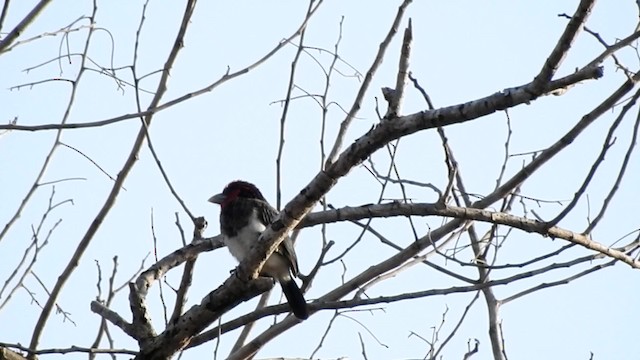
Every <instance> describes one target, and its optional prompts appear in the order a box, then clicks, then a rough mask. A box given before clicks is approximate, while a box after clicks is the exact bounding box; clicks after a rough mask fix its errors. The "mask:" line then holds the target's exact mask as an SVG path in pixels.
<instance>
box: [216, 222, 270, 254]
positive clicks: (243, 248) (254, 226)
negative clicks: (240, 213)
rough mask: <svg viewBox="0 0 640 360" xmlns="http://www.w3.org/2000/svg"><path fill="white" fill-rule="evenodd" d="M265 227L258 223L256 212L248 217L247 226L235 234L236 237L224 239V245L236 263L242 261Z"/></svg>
mask: <svg viewBox="0 0 640 360" xmlns="http://www.w3.org/2000/svg"><path fill="white" fill-rule="evenodd" d="M266 228H267V227H266V226H265V225H264V224H262V222H260V220H259V219H258V217H257V216H256V210H253V211H252V212H251V216H250V217H249V224H248V225H247V226H245V227H243V228H242V229H240V231H238V233H237V234H236V236H232V237H225V244H226V245H227V248H228V249H229V252H230V253H231V255H233V257H235V258H236V259H237V260H238V261H242V259H244V257H245V256H246V254H247V253H248V252H249V249H251V246H253V244H254V243H255V242H256V241H258V238H259V237H260V234H261V233H262V232H263V231H264V230H265V229H266Z"/></svg>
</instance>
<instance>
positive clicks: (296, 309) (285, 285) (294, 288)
mask: <svg viewBox="0 0 640 360" xmlns="http://www.w3.org/2000/svg"><path fill="white" fill-rule="evenodd" d="M280 286H282V292H283V293H284V296H285V297H286V298H287V302H288V303H289V307H290V308H291V311H292V312H293V315H295V316H296V317H297V318H298V319H301V320H305V319H307V318H308V317H309V309H307V301H306V300H305V299H304V295H302V291H301V290H300V288H299V287H298V284H296V282H295V281H294V280H293V279H291V278H289V279H287V280H284V281H281V282H280Z"/></svg>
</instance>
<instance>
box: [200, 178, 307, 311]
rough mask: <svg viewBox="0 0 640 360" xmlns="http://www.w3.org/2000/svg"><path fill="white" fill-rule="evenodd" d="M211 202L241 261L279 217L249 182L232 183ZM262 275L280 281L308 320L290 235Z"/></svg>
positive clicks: (295, 307)
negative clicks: (218, 213)
mask: <svg viewBox="0 0 640 360" xmlns="http://www.w3.org/2000/svg"><path fill="white" fill-rule="evenodd" d="M209 202H212V203H215V204H219V205H220V208H221V210H220V232H221V233H222V236H223V237H224V242H225V244H226V245H227V248H228V249H229V252H231V255H233V257H235V258H236V259H237V260H238V261H242V260H243V259H244V257H245V256H246V255H247V254H248V253H249V250H250V249H251V246H253V244H254V243H255V242H256V241H258V238H259V237H260V234H261V233H262V232H263V231H264V230H265V229H266V228H267V226H268V225H270V224H271V223H272V222H273V221H274V220H275V219H276V218H277V217H278V212H277V211H276V209H274V208H273V207H272V206H271V205H269V203H268V202H267V200H266V199H265V198H264V196H262V193H261V192H260V190H258V188H257V187H256V186H255V185H253V184H251V183H248V182H246V181H233V182H231V183H229V184H228V185H227V186H226V187H225V188H224V190H223V191H222V193H220V194H217V195H214V196H212V197H211V198H210V199H209ZM260 275H263V276H269V277H272V278H274V279H275V280H278V282H279V283H280V286H282V292H283V293H284V296H285V297H286V298H287V301H288V302H289V307H290V308H291V311H292V312H293V314H294V315H295V316H296V317H297V318H299V319H303V320H304V319H306V318H308V317H309V311H308V309H307V303H306V301H305V299H304V296H303V295H302V291H300V288H299V287H298V285H297V284H296V282H295V280H294V279H293V276H298V259H297V258H296V252H295V250H294V248H293V242H291V239H290V238H289V237H286V238H285V239H284V240H283V241H282V242H281V243H280V245H278V248H277V249H276V251H275V252H274V253H273V254H271V256H269V259H267V262H266V263H265V264H264V267H263V268H262V270H261V272H260Z"/></svg>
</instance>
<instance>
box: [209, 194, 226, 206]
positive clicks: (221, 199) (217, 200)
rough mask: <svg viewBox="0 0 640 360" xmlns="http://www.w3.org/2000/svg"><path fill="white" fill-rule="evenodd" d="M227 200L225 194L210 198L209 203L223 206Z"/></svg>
mask: <svg viewBox="0 0 640 360" xmlns="http://www.w3.org/2000/svg"><path fill="white" fill-rule="evenodd" d="M226 198H227V196H226V195H225V194H222V193H220V194H216V195H213V196H212V197H210V198H209V202H211V203H214V204H222V203H223V202H224V200H225V199H226Z"/></svg>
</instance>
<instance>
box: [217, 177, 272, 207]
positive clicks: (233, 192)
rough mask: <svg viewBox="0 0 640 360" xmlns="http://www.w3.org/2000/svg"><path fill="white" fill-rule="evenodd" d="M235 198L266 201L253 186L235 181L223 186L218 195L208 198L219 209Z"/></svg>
mask: <svg viewBox="0 0 640 360" xmlns="http://www.w3.org/2000/svg"><path fill="white" fill-rule="evenodd" d="M237 198H245V199H256V200H262V201H266V199H265V198H264V196H262V193H261V192H260V190H258V188H257V187H256V186H255V185H253V184H252V183H249V182H246V181H242V180H236V181H232V182H230V183H229V184H228V185H227V186H225V188H224V190H223V191H222V192H221V193H220V194H216V195H213V196H212V197H211V198H209V202H212V203H214V204H219V205H220V207H225V206H226V205H227V204H229V203H230V202H232V201H234V200H235V199H237Z"/></svg>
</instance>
